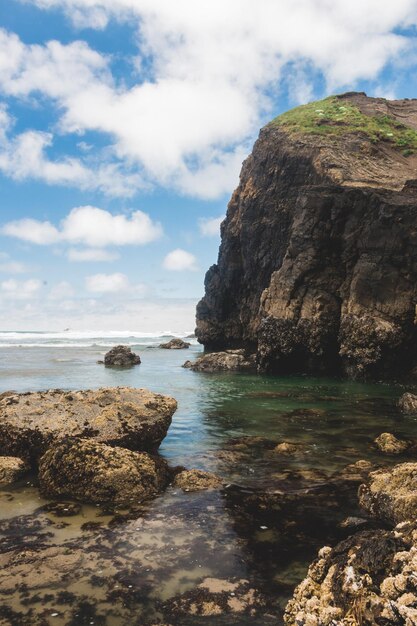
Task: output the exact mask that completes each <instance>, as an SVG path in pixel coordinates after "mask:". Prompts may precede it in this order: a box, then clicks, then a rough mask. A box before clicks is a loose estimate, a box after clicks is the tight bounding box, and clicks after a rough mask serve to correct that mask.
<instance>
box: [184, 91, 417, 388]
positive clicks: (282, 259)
mask: <svg viewBox="0 0 417 626" xmlns="http://www.w3.org/2000/svg"><path fill="white" fill-rule="evenodd" d="M329 102H330V101H329V100H327V101H326V100H325V101H323V102H320V103H314V104H312V105H307V107H310V109H308V108H307V109H306V108H305V107H304V109H300V110H298V111H294V112H292V113H291V114H290V116H291V115H292V121H291V120H290V121H288V116H287V118H285V116H284V117H283V118H277V119H276V120H274V121H272V122H271V123H270V124H268V125H267V126H266V127H265V128H263V129H262V130H261V132H260V135H259V139H258V140H257V142H256V143H255V146H254V148H253V151H252V154H251V155H250V156H249V157H248V158H247V159H246V161H245V162H244V164H243V167H242V172H241V176H240V183H239V186H238V188H237V189H236V191H235V192H234V193H233V195H232V198H231V200H230V203H229V206H228V211H227V215H226V219H225V221H224V222H223V224H222V229H221V236H222V241H221V246H220V251H219V260H218V263H217V264H216V265H213V266H212V267H211V268H210V269H209V270H208V272H207V275H206V279H205V296H204V298H203V299H202V300H201V302H200V303H199V304H198V307H197V330H196V334H197V338H198V340H199V341H200V342H201V343H202V344H204V346H205V349H206V350H216V351H218V350H227V349H229V348H236V347H238V348H245V349H247V350H250V351H251V352H256V354H257V363H258V367H259V368H260V369H263V370H267V371H273V372H290V371H293V372H307V373H313V374H317V372H320V371H326V372H331V373H332V374H334V373H338V372H340V373H344V374H345V375H347V376H350V377H369V378H371V377H373V378H380V377H382V376H389V377H392V376H395V377H397V376H401V375H402V374H406V373H407V372H409V371H410V370H411V369H412V368H413V367H414V366H415V365H416V364H417V354H416V352H415V349H414V336H415V327H414V325H413V320H414V317H415V304H416V301H417V229H416V224H417V222H416V219H417V218H416V211H415V205H416V198H417V186H416V185H415V183H414V182H411V181H415V180H416V178H417V155H416V154H415V152H414V150H411V151H409V152H407V153H406V154H407V155H409V156H405V155H404V154H403V149H402V148H401V147H399V145H398V144H397V143H396V139H397V138H398V137H399V134H400V133H407V132H409V133H411V134H413V133H415V129H416V128H417V101H416V100H397V101H388V100H384V99H382V98H368V97H367V96H366V95H365V94H363V93H348V94H345V95H341V96H337V97H335V98H334V99H333V100H332V105H331V106H332V107H333V110H332V114H333V117H334V118H335V119H336V121H337V123H335V122H334V120H332V119H328V118H326V117H324V118H323V119H320V117H319V113H317V112H316V109H321V108H322V107H323V106H324V107H328V106H329ZM308 110H310V112H311V113H312V117H313V122H312V123H311V127H309V128H307V130H305V129H306V127H305V126H303V124H302V123H300V124H299V125H297V122H296V121H295V122H294V119H296V117H297V114H299V115H300V117H302V115H303V112H305V111H308ZM348 111H354V112H355V115H356V119H357V120H360V122H359V128H358V127H357V126H356V127H355V125H353V127H352V125H350V124H349V123H348V122H347V121H344V120H345V114H346V113H347V112H348ZM381 116H385V117H384V119H385V120H389V124H391V125H392V128H393V129H394V130H393V132H392V137H393V139H392V140H391V139H390V136H391V135H389V136H383V134H381V135H380V136H379V137H376V136H375V135H372V134H369V133H368V132H367V130H366V129H367V127H369V125H372V124H375V121H377V122H378V120H380V119H381ZM318 122H320V124H319V123H318ZM361 124H362V126H363V129H362V130H361V128H360V126H361ZM404 250H406V251H407V253H406V254H404V252H403V251H404Z"/></svg>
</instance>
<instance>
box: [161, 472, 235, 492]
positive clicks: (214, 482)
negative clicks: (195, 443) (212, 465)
mask: <svg viewBox="0 0 417 626" xmlns="http://www.w3.org/2000/svg"><path fill="white" fill-rule="evenodd" d="M173 485H174V487H179V488H180V489H182V490H183V491H203V490H206V489H220V488H221V487H222V485H223V481H222V479H221V478H219V476H216V474H212V473H211V472H204V471H203V470H197V469H192V470H184V471H182V472H180V473H179V474H177V475H176V476H175V479H174V482H173Z"/></svg>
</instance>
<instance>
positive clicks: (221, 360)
mask: <svg viewBox="0 0 417 626" xmlns="http://www.w3.org/2000/svg"><path fill="white" fill-rule="evenodd" d="M183 367H186V368H188V369H190V370H192V371H193V372H208V373H210V372H225V371H247V370H254V369H255V367H256V363H255V358H254V356H253V355H249V356H248V355H247V354H246V352H245V350H225V351H224V352H209V353H207V354H203V355H201V356H199V357H197V359H196V360H195V361H194V362H192V361H186V362H185V363H184V365H183Z"/></svg>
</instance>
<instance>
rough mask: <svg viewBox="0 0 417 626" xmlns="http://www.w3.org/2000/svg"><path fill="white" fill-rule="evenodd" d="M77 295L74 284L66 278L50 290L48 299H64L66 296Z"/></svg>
mask: <svg viewBox="0 0 417 626" xmlns="http://www.w3.org/2000/svg"><path fill="white" fill-rule="evenodd" d="M74 295H75V290H74V288H73V286H72V285H71V284H70V283H69V282H68V281H66V280H63V281H61V282H60V283H58V284H57V285H55V286H54V287H52V289H51V290H50V292H49V295H48V299H49V300H58V301H64V299H66V298H72V297H73V296H74Z"/></svg>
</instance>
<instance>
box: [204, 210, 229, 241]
mask: <svg viewBox="0 0 417 626" xmlns="http://www.w3.org/2000/svg"><path fill="white" fill-rule="evenodd" d="M225 217H226V216H225V215H220V217H212V218H211V217H202V218H201V220H200V221H199V224H198V225H199V229H200V233H201V234H202V235H203V237H218V236H219V235H220V224H221V223H222V221H223V220H224V218H225Z"/></svg>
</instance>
